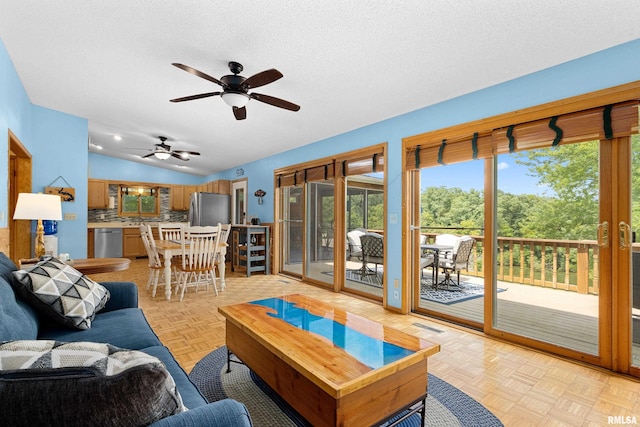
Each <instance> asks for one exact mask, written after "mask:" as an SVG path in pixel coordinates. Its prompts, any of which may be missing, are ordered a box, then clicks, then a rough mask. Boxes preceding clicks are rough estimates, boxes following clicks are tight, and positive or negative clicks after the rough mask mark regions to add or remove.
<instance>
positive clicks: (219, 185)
mask: <svg viewBox="0 0 640 427" xmlns="http://www.w3.org/2000/svg"><path fill="white" fill-rule="evenodd" d="M230 188H231V183H230V182H229V181H228V180H224V179H220V180H217V181H211V182H207V183H206V184H200V185H172V186H171V196H170V203H171V210H173V211H188V210H189V204H190V203H191V195H192V194H193V193H195V192H196V191H198V192H203V191H204V192H207V193H217V194H231V193H230V192H229V191H230Z"/></svg>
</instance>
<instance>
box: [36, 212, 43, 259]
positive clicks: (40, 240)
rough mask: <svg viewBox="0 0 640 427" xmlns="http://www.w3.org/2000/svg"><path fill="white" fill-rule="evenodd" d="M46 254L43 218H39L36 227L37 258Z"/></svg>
mask: <svg viewBox="0 0 640 427" xmlns="http://www.w3.org/2000/svg"><path fill="white" fill-rule="evenodd" d="M44 254H45V249H44V225H42V220H41V219H39V220H38V228H37V229H36V258H40V257H41V256H43V255H44Z"/></svg>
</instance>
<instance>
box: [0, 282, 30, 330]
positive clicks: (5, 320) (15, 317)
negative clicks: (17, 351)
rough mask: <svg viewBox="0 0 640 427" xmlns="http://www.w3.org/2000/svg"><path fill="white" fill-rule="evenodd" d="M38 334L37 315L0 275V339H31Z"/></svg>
mask: <svg viewBox="0 0 640 427" xmlns="http://www.w3.org/2000/svg"><path fill="white" fill-rule="evenodd" d="M37 335H38V317H37V315H36V313H35V311H34V310H33V309H32V308H31V307H29V305H27V304H26V303H25V302H24V301H22V300H20V299H17V298H16V294H15V293H14V291H13V288H12V287H11V286H10V285H9V283H8V282H7V281H6V280H5V279H4V277H2V276H0V341H11V340H33V339H36V337H37Z"/></svg>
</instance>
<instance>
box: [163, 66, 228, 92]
mask: <svg viewBox="0 0 640 427" xmlns="http://www.w3.org/2000/svg"><path fill="white" fill-rule="evenodd" d="M171 65H173V66H176V67H178V68H180V69H181V70H184V71H186V72H188V73H191V74H193V75H194V76H198V77H201V78H203V79H205V80H209V81H210V82H213V83H215V84H217V85H220V86H222V87H224V88H226V87H227V85H226V84H224V83H222V82H221V81H220V80H218V79H216V78H215V77H211V76H210V75H209V74H205V73H203V72H202V71H199V70H196V69H195V68H193V67H189V66H188V65H184V64H180V63H177V62H173V63H171Z"/></svg>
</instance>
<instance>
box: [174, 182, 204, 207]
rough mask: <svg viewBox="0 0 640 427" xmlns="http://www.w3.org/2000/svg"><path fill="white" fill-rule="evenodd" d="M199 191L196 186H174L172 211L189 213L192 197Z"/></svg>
mask: <svg viewBox="0 0 640 427" xmlns="http://www.w3.org/2000/svg"><path fill="white" fill-rule="evenodd" d="M197 190H198V187H197V186H196V185H174V186H172V187H171V196H170V202H171V210H173V211H188V210H189V203H190V202H191V195H192V194H193V193H195V192H196V191H197Z"/></svg>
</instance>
